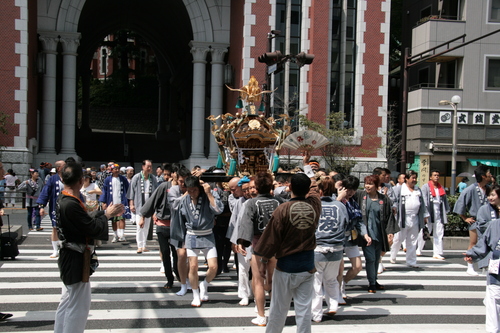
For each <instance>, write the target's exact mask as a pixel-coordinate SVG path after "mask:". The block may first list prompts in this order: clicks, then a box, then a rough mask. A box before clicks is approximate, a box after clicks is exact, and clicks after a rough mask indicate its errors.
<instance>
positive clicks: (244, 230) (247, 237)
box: [237, 172, 280, 326]
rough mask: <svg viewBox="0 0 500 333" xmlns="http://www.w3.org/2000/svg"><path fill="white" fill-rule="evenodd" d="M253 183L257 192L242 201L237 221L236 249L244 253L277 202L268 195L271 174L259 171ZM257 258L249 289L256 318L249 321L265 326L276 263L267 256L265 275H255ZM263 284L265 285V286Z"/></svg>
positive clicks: (252, 261)
mask: <svg viewBox="0 0 500 333" xmlns="http://www.w3.org/2000/svg"><path fill="white" fill-rule="evenodd" d="M255 186H256V188H257V191H258V193H259V195H258V196H257V197H256V198H252V199H249V200H248V201H247V202H246V203H245V208H244V210H243V213H242V215H241V220H240V221H239V223H238V236H237V237H238V238H237V243H238V252H239V253H241V254H242V255H243V256H246V254H247V252H246V251H247V249H246V248H248V247H249V246H250V245H252V246H253V247H255V244H257V242H258V241H259V239H260V237H261V235H262V233H263V232H264V229H265V228H266V225H267V223H268V222H269V220H270V218H271V215H272V214H273V212H274V211H275V210H276V208H277V207H278V206H279V205H280V202H279V201H278V200H277V199H276V198H275V197H274V196H272V195H271V190H272V189H273V177H272V176H271V174H269V173H267V172H259V173H258V174H257V175H256V177H255ZM258 260H259V258H258V257H257V256H255V255H252V259H251V260H250V267H251V269H252V272H253V274H252V289H253V295H254V298H255V303H256V305H257V313H258V315H257V318H254V319H252V324H254V325H257V326H266V325H267V318H266V316H265V312H264V309H265V303H266V295H265V291H266V289H267V291H269V293H270V292H271V288H270V286H272V275H273V272H274V267H275V266H276V259H275V258H274V257H271V258H269V261H268V262H267V263H266V275H265V278H264V277H263V276H262V275H260V274H257V272H259V263H258ZM266 287H267V288H266Z"/></svg>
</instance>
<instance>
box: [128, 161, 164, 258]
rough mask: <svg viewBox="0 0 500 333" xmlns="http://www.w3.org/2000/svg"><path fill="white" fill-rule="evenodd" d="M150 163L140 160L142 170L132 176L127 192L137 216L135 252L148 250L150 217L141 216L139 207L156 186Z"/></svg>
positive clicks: (131, 206) (130, 204) (131, 207)
mask: <svg viewBox="0 0 500 333" xmlns="http://www.w3.org/2000/svg"><path fill="white" fill-rule="evenodd" d="M152 165H153V164H152V163H151V161H150V160H144V161H142V171H141V172H139V173H138V174H136V175H135V176H134V177H133V178H132V181H131V182H130V187H129V188H128V192H127V198H128V199H129V206H130V211H131V212H132V213H134V214H136V215H137V216H138V217H139V218H138V223H137V222H136V223H137V233H136V236H135V238H136V241H137V253H142V252H148V251H149V250H148V249H147V248H146V241H147V239H148V232H149V228H150V225H151V217H147V218H142V215H141V208H142V206H143V205H144V203H145V202H146V201H147V200H148V199H149V197H150V196H151V194H152V193H153V192H154V190H156V188H157V187H158V182H157V181H156V177H154V176H153V175H152V174H151V171H152V168H153V166H152Z"/></svg>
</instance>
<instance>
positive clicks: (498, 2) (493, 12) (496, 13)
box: [490, 0, 500, 22]
mask: <svg viewBox="0 0 500 333" xmlns="http://www.w3.org/2000/svg"><path fill="white" fill-rule="evenodd" d="M490 22H500V0H490Z"/></svg>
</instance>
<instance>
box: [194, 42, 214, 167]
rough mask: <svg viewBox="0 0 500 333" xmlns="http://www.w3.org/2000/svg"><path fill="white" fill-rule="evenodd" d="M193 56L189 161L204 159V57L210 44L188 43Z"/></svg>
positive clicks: (208, 50)
mask: <svg viewBox="0 0 500 333" xmlns="http://www.w3.org/2000/svg"><path fill="white" fill-rule="evenodd" d="M189 46H191V53H192V54H193V120H192V129H191V130H192V134H191V140H192V141H191V156H190V160H194V159H205V156H204V152H203V150H204V149H203V148H204V124H205V77H206V73H205V71H206V63H207V62H206V57H207V53H208V52H210V44H209V43H205V42H194V41H191V43H189Z"/></svg>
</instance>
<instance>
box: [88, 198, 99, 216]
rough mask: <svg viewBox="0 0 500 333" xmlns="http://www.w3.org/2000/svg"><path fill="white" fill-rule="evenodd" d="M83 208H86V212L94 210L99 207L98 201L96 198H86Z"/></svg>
mask: <svg viewBox="0 0 500 333" xmlns="http://www.w3.org/2000/svg"><path fill="white" fill-rule="evenodd" d="M85 208H87V212H88V213H90V212H93V211H96V210H97V209H98V208H99V202H98V201H97V200H87V201H86V202H85Z"/></svg>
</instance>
